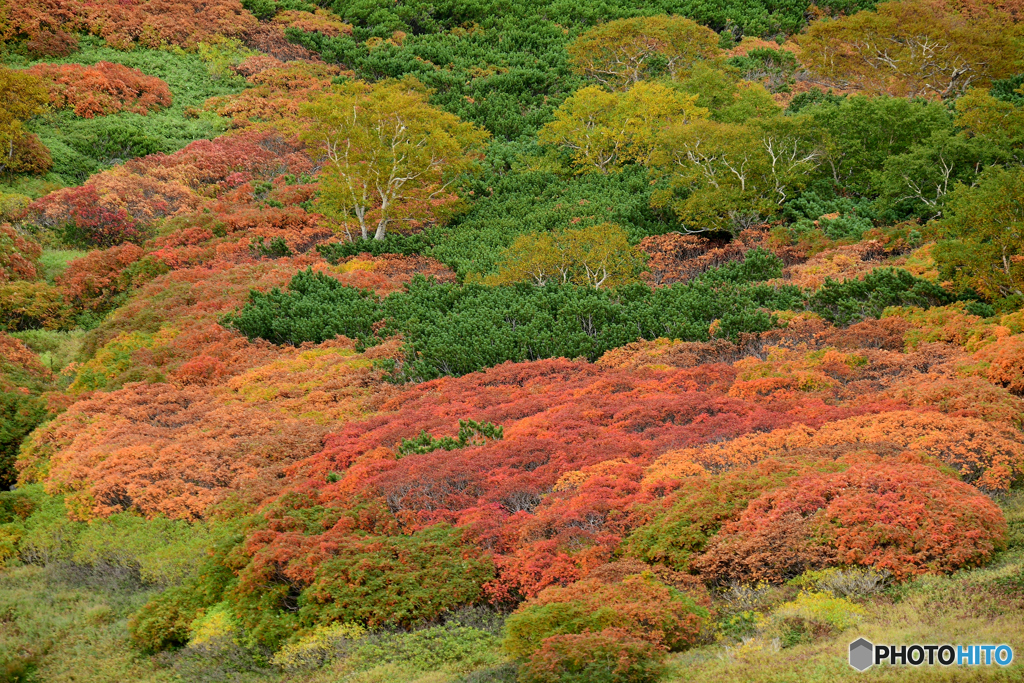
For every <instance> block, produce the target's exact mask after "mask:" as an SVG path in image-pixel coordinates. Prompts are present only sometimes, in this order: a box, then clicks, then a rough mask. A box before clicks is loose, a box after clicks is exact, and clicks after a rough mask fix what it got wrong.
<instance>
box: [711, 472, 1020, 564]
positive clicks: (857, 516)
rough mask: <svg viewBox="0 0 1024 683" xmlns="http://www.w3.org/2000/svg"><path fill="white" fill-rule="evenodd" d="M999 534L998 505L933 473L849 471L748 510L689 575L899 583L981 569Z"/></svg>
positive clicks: (806, 481) (812, 478)
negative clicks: (851, 577) (866, 574)
mask: <svg viewBox="0 0 1024 683" xmlns="http://www.w3.org/2000/svg"><path fill="white" fill-rule="evenodd" d="M1006 533H1007V527H1006V520H1005V519H1004V518H1003V515H1002V512H1000V510H999V508H998V506H996V505H995V504H994V503H992V502H991V501H990V500H989V499H988V498H987V497H986V496H984V495H982V494H980V493H979V492H978V491H977V490H976V489H975V488H974V487H972V486H969V485H967V484H964V483H961V482H958V481H956V480H954V479H951V478H949V477H946V476H943V475H941V474H940V473H939V472H937V471H936V470H935V469H934V468H931V467H927V466H924V465H911V464H901V465H899V466H892V465H854V466H852V467H850V468H849V469H848V470H846V471H845V472H838V473H818V474H811V475H809V476H806V477H803V478H800V479H798V480H796V481H793V482H792V483H790V484H789V485H788V486H786V487H784V488H781V489H778V490H776V491H773V492H769V493H765V494H763V495H761V496H760V497H759V498H757V499H755V500H753V501H751V503H750V505H748V506H747V509H746V510H744V511H743V513H742V514H740V516H739V518H738V519H737V520H736V521H735V522H732V523H729V524H727V525H726V526H725V527H724V528H723V529H722V531H721V532H720V533H719V534H718V536H716V537H715V538H713V539H712V540H711V541H710V543H709V544H708V550H707V552H706V553H705V554H704V555H702V556H701V557H699V558H698V559H697V560H696V561H695V562H694V566H695V567H696V568H697V569H698V570H699V571H700V572H701V574H702V575H703V576H705V577H706V578H707V579H709V580H714V581H728V580H758V579H768V580H771V581H781V580H784V579H787V578H790V577H793V576H796V575H798V574H801V573H802V572H804V571H806V570H808V569H815V568H820V567H824V566H828V565H868V566H872V567H876V568H878V569H886V570H888V571H891V572H892V573H893V574H894V575H895V576H896V577H897V578H906V577H907V576H912V575H915V574H922V573H926V572H948V571H953V570H956V569H960V568H962V567H972V566H977V565H979V564H982V563H983V562H985V561H986V560H988V559H989V558H990V557H991V556H992V553H993V552H994V551H995V550H996V549H998V548H1000V547H1002V545H1003V544H1004V542H1005V539H1006Z"/></svg>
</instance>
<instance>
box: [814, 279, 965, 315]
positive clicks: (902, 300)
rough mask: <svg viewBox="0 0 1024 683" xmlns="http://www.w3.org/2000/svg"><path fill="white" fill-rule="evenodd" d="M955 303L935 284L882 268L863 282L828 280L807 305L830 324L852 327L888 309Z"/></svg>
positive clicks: (855, 280) (950, 296)
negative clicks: (851, 325)
mask: <svg viewBox="0 0 1024 683" xmlns="http://www.w3.org/2000/svg"><path fill="white" fill-rule="evenodd" d="M952 301H953V296H952V295H951V294H950V293H949V292H947V291H946V290H944V289H942V287H939V286H938V285H936V284H935V283H934V282H929V281H928V280H923V279H921V278H918V277H914V276H913V275H911V274H910V273H908V272H907V271H905V270H902V269H899V268H896V269H884V268H883V269H878V270H874V271H872V272H870V273H868V274H867V275H866V276H864V279H863V280H857V279H851V280H846V281H844V282H838V281H836V280H831V279H828V280H825V284H824V285H822V287H821V289H819V290H818V291H817V292H815V293H814V294H813V295H812V296H811V298H810V299H809V300H808V302H807V305H808V308H810V309H811V310H812V311H814V312H815V313H819V314H821V316H822V317H823V318H825V319H826V320H828V321H829V322H831V323H834V324H836V325H849V324H850V323H854V322H859V321H861V320H864V319H866V318H878V317H881V315H882V312H883V311H884V310H885V309H886V308H888V307H889V306H917V307H919V308H928V307H930V306H941V305H943V304H948V303H951V302H952Z"/></svg>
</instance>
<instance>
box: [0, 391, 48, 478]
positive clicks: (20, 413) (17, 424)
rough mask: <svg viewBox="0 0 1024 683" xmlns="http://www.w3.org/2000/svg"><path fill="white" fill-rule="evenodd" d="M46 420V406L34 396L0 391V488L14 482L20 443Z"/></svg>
mask: <svg viewBox="0 0 1024 683" xmlns="http://www.w3.org/2000/svg"><path fill="white" fill-rule="evenodd" d="M49 417H50V413H49V411H48V410H47V409H46V403H45V402H44V401H43V400H42V399H41V398H39V397H38V396H32V395H30V394H23V393H21V392H20V391H0V489H6V488H9V487H11V486H12V485H13V484H14V483H15V482H16V481H17V480H18V473H17V471H16V470H15V469H14V461H15V460H16V459H17V458H18V449H20V448H21V442H22V441H24V440H25V437H27V436H28V435H29V434H30V433H31V432H32V430H33V429H35V428H36V427H38V426H39V425H40V424H42V423H43V422H44V421H46V419H47V418H49Z"/></svg>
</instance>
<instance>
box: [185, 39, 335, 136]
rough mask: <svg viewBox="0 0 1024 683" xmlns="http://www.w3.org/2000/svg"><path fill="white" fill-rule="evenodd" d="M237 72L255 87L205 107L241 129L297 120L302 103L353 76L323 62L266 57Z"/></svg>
mask: <svg viewBox="0 0 1024 683" xmlns="http://www.w3.org/2000/svg"><path fill="white" fill-rule="evenodd" d="M236 71H238V72H239V73H240V74H242V75H244V76H245V77H246V80H247V81H249V83H251V84H252V85H253V87H251V88H248V89H246V90H243V91H242V92H240V93H238V94H237V95H228V96H225V97H213V98H210V99H209V100H207V102H206V104H205V105H204V108H205V109H207V110H209V111H213V112H216V113H217V114H219V115H220V116H227V117H230V118H231V120H232V124H233V125H234V126H236V127H239V128H242V127H245V126H249V125H253V124H256V123H267V122H281V121H283V120H295V119H296V118H298V116H299V107H300V106H301V105H302V104H304V103H306V102H309V101H310V100H312V99H313V98H314V97H316V96H318V95H322V94H323V93H324V92H326V91H328V90H329V89H330V87H331V83H332V81H333V79H334V78H335V77H337V76H339V75H341V74H342V73H347V74H351V72H343V71H342V70H341V69H340V68H339V67H337V66H334V65H331V64H324V63H322V62H313V61H293V62H288V63H284V62H281V61H279V60H277V59H275V58H273V57H267V56H265V55H258V56H256V57H250V58H248V59H247V60H245V61H244V62H242V64H240V65H239V66H238V67H237V68H236Z"/></svg>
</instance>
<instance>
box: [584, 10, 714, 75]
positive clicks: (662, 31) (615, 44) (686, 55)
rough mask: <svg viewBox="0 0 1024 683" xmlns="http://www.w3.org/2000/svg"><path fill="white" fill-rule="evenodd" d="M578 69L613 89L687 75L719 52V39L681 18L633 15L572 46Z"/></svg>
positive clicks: (599, 28) (588, 34) (595, 30)
mask: <svg viewBox="0 0 1024 683" xmlns="http://www.w3.org/2000/svg"><path fill="white" fill-rule="evenodd" d="M567 49H568V52H569V62H570V63H571V64H572V66H573V69H574V70H575V71H576V72H577V73H579V74H581V75H583V76H586V77H588V78H591V79H593V80H595V81H597V82H598V83H600V84H602V85H604V86H607V87H609V88H611V89H613V90H624V89H626V88H629V87H630V86H631V85H633V84H634V83H636V82H637V81H641V80H644V79H646V78H651V77H656V76H661V75H669V76H671V77H673V78H678V77H683V76H686V75H688V73H689V71H690V69H691V68H692V67H693V65H694V63H696V62H698V61H700V60H702V59H713V58H714V57H717V56H718V54H719V53H720V50H719V49H718V36H717V35H716V34H715V32H714V31H712V30H711V29H709V28H706V27H704V26H701V25H700V24H698V23H697V22H695V21H693V20H691V19H687V18H686V17H679V16H671V17H670V16H665V15H660V16H655V17H633V18H631V19H618V20H616V21H609V22H608V23H606V24H602V25H600V26H596V27H594V28H592V29H590V30H589V31H587V32H586V33H584V34H583V35H581V36H580V37H579V38H577V39H576V40H575V41H573V42H572V43H571V44H570V45H569V47H568V48H567Z"/></svg>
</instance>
